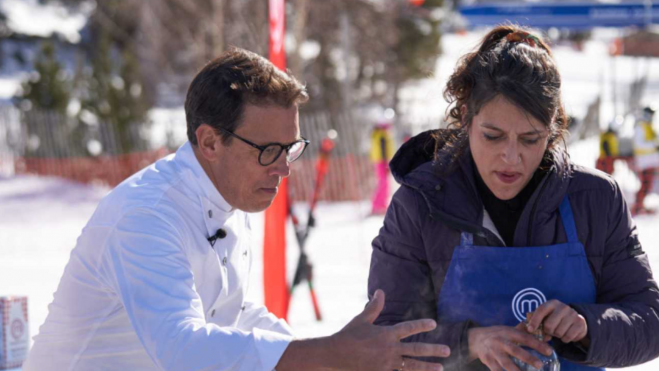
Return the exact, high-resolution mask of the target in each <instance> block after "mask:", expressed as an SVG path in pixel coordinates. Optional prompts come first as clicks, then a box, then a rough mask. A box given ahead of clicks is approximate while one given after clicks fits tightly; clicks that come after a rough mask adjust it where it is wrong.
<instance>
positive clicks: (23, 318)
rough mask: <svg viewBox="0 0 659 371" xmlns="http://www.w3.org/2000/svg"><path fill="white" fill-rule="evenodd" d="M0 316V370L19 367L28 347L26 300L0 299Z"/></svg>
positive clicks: (25, 356)
mask: <svg viewBox="0 0 659 371" xmlns="http://www.w3.org/2000/svg"><path fill="white" fill-rule="evenodd" d="M0 316H1V317H2V326H1V327H0V370H4V369H7V368H15V367H20V366H21V365H22V364H23V362H24V361H25V359H26V358H27V352H28V348H29V345H30V331H29V326H28V318H27V298H25V297H0Z"/></svg>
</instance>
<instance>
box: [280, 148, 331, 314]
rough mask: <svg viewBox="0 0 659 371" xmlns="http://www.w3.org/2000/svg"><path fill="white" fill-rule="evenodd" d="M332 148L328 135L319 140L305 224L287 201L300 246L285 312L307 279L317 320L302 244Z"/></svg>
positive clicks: (312, 222) (310, 272) (310, 268)
mask: <svg viewBox="0 0 659 371" xmlns="http://www.w3.org/2000/svg"><path fill="white" fill-rule="evenodd" d="M333 149H334V141H333V139H332V138H331V137H330V136H328V137H326V138H324V139H323V140H322V141H321V144H320V152H319V153H318V161H317V162H316V181H315V183H314V189H313V194H312V197H311V204H310V205H309V214H308V216H307V224H306V225H305V226H302V225H301V224H300V221H299V219H298V218H297V217H296V216H295V214H293V210H292V207H291V202H290V201H289V203H288V214H289V215H290V216H291V220H292V221H293V227H294V228H295V237H296V240H297V244H298V246H299V248H300V257H299V260H298V263H297V267H296V268H295V275H294V276H293V282H292V283H291V287H290V289H289V295H288V307H287V312H288V309H290V304H291V300H292V298H293V291H294V290H295V287H296V286H298V285H299V284H301V283H302V281H307V283H308V285H309V293H310V294H311V303H312V304H313V310H314V313H315V315H316V320H318V321H320V320H322V316H321V314H320V306H319V305H318V299H317V298H316V292H315V291H314V289H313V283H312V281H313V265H312V264H311V262H310V261H309V257H308V256H307V254H306V252H305V250H304V246H305V243H306V241H307V237H309V231H310V230H311V228H313V227H314V226H315V225H316V219H315V218H314V215H313V213H314V210H315V209H316V204H317V203H318V198H319V196H320V190H321V187H322V185H323V180H324V179H325V175H327V172H328V170H329V161H330V154H331V153H332V150H333Z"/></svg>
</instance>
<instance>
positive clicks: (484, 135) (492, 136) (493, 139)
mask: <svg viewBox="0 0 659 371" xmlns="http://www.w3.org/2000/svg"><path fill="white" fill-rule="evenodd" d="M483 137H484V138H485V139H486V140H488V141H492V142H493V141H495V140H498V139H500V138H501V137H500V136H496V135H487V134H485V133H483Z"/></svg>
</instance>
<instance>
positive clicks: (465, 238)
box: [460, 232, 474, 246]
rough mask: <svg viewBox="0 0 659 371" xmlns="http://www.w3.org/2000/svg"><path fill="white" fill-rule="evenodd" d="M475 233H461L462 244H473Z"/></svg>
mask: <svg viewBox="0 0 659 371" xmlns="http://www.w3.org/2000/svg"><path fill="white" fill-rule="evenodd" d="M473 245H474V235H473V234H472V233H469V232H462V233H460V246H473Z"/></svg>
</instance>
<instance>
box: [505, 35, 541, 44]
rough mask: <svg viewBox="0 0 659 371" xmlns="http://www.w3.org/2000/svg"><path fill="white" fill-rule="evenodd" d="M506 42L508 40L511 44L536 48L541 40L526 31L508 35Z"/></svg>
mask: <svg viewBox="0 0 659 371" xmlns="http://www.w3.org/2000/svg"><path fill="white" fill-rule="evenodd" d="M506 40H508V41H509V42H511V43H520V42H522V43H525V44H527V45H530V46H532V47H536V46H538V45H540V39H538V38H537V37H536V36H534V35H532V34H530V33H528V32H524V31H515V32H513V33H509V34H508V35H506Z"/></svg>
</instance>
